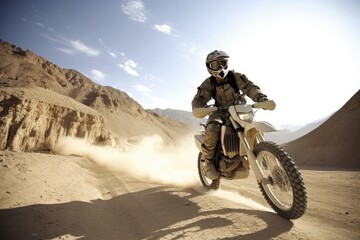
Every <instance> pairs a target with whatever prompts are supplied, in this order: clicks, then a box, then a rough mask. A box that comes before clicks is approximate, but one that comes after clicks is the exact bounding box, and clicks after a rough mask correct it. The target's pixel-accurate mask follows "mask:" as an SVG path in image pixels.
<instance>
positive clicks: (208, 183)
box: [197, 152, 220, 191]
mask: <svg viewBox="0 0 360 240" xmlns="http://www.w3.org/2000/svg"><path fill="white" fill-rule="evenodd" d="M201 156H202V152H199V156H198V164H197V165H198V173H199V177H200V182H201V184H202V185H203V187H204V188H205V189H206V190H207V191H209V190H217V189H219V186H220V179H216V180H210V179H209V178H207V177H206V175H205V171H204V165H205V163H204V162H202V161H201Z"/></svg>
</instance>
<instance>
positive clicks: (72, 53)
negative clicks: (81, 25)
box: [57, 48, 76, 56]
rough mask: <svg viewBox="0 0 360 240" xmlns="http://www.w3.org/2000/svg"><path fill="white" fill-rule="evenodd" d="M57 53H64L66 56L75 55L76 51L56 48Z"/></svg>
mask: <svg viewBox="0 0 360 240" xmlns="http://www.w3.org/2000/svg"><path fill="white" fill-rule="evenodd" d="M57 49H58V50H59V51H61V52H63V53H66V54H68V55H72V56H74V55H76V51H74V50H73V49H69V48H57Z"/></svg>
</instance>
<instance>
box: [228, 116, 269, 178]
mask: <svg viewBox="0 0 360 240" xmlns="http://www.w3.org/2000/svg"><path fill="white" fill-rule="evenodd" d="M230 121H231V123H232V124H233V126H234V127H235V129H240V128H241V126H240V125H239V124H238V123H237V122H236V121H235V120H234V119H233V118H232V117H230ZM237 134H238V136H239V139H240V144H241V145H242V146H243V147H244V148H245V151H246V155H247V158H248V161H249V163H250V166H251V168H252V170H253V171H254V174H255V177H256V180H257V181H258V182H263V181H266V180H267V179H266V178H265V176H264V173H263V171H262V169H261V168H260V165H259V162H258V160H257V159H256V156H255V154H254V152H253V148H252V147H250V145H249V143H248V141H247V139H246V138H245V136H244V132H243V131H237ZM254 141H257V142H261V141H264V138H263V136H262V135H261V134H260V133H258V134H256V139H254ZM254 146H255V145H254ZM254 146H253V147H254Z"/></svg>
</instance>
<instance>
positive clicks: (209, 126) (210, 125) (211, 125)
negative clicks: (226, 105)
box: [202, 112, 225, 160]
mask: <svg viewBox="0 0 360 240" xmlns="http://www.w3.org/2000/svg"><path fill="white" fill-rule="evenodd" d="M224 117H225V114H224V113H221V112H215V113H213V114H212V115H210V117H209V119H208V121H207V123H206V128H205V136H204V143H203V145H202V150H203V157H204V158H205V159H208V160H212V159H213V158H214V157H215V150H216V144H217V142H218V140H219V138H220V131H221V125H222V124H223V123H224V119H225V118H224Z"/></svg>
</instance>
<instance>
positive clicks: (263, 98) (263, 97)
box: [258, 96, 269, 102]
mask: <svg viewBox="0 0 360 240" xmlns="http://www.w3.org/2000/svg"><path fill="white" fill-rule="evenodd" d="M268 100H269V99H267V97H265V96H262V97H260V98H259V99H258V102H266V101H268Z"/></svg>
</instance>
